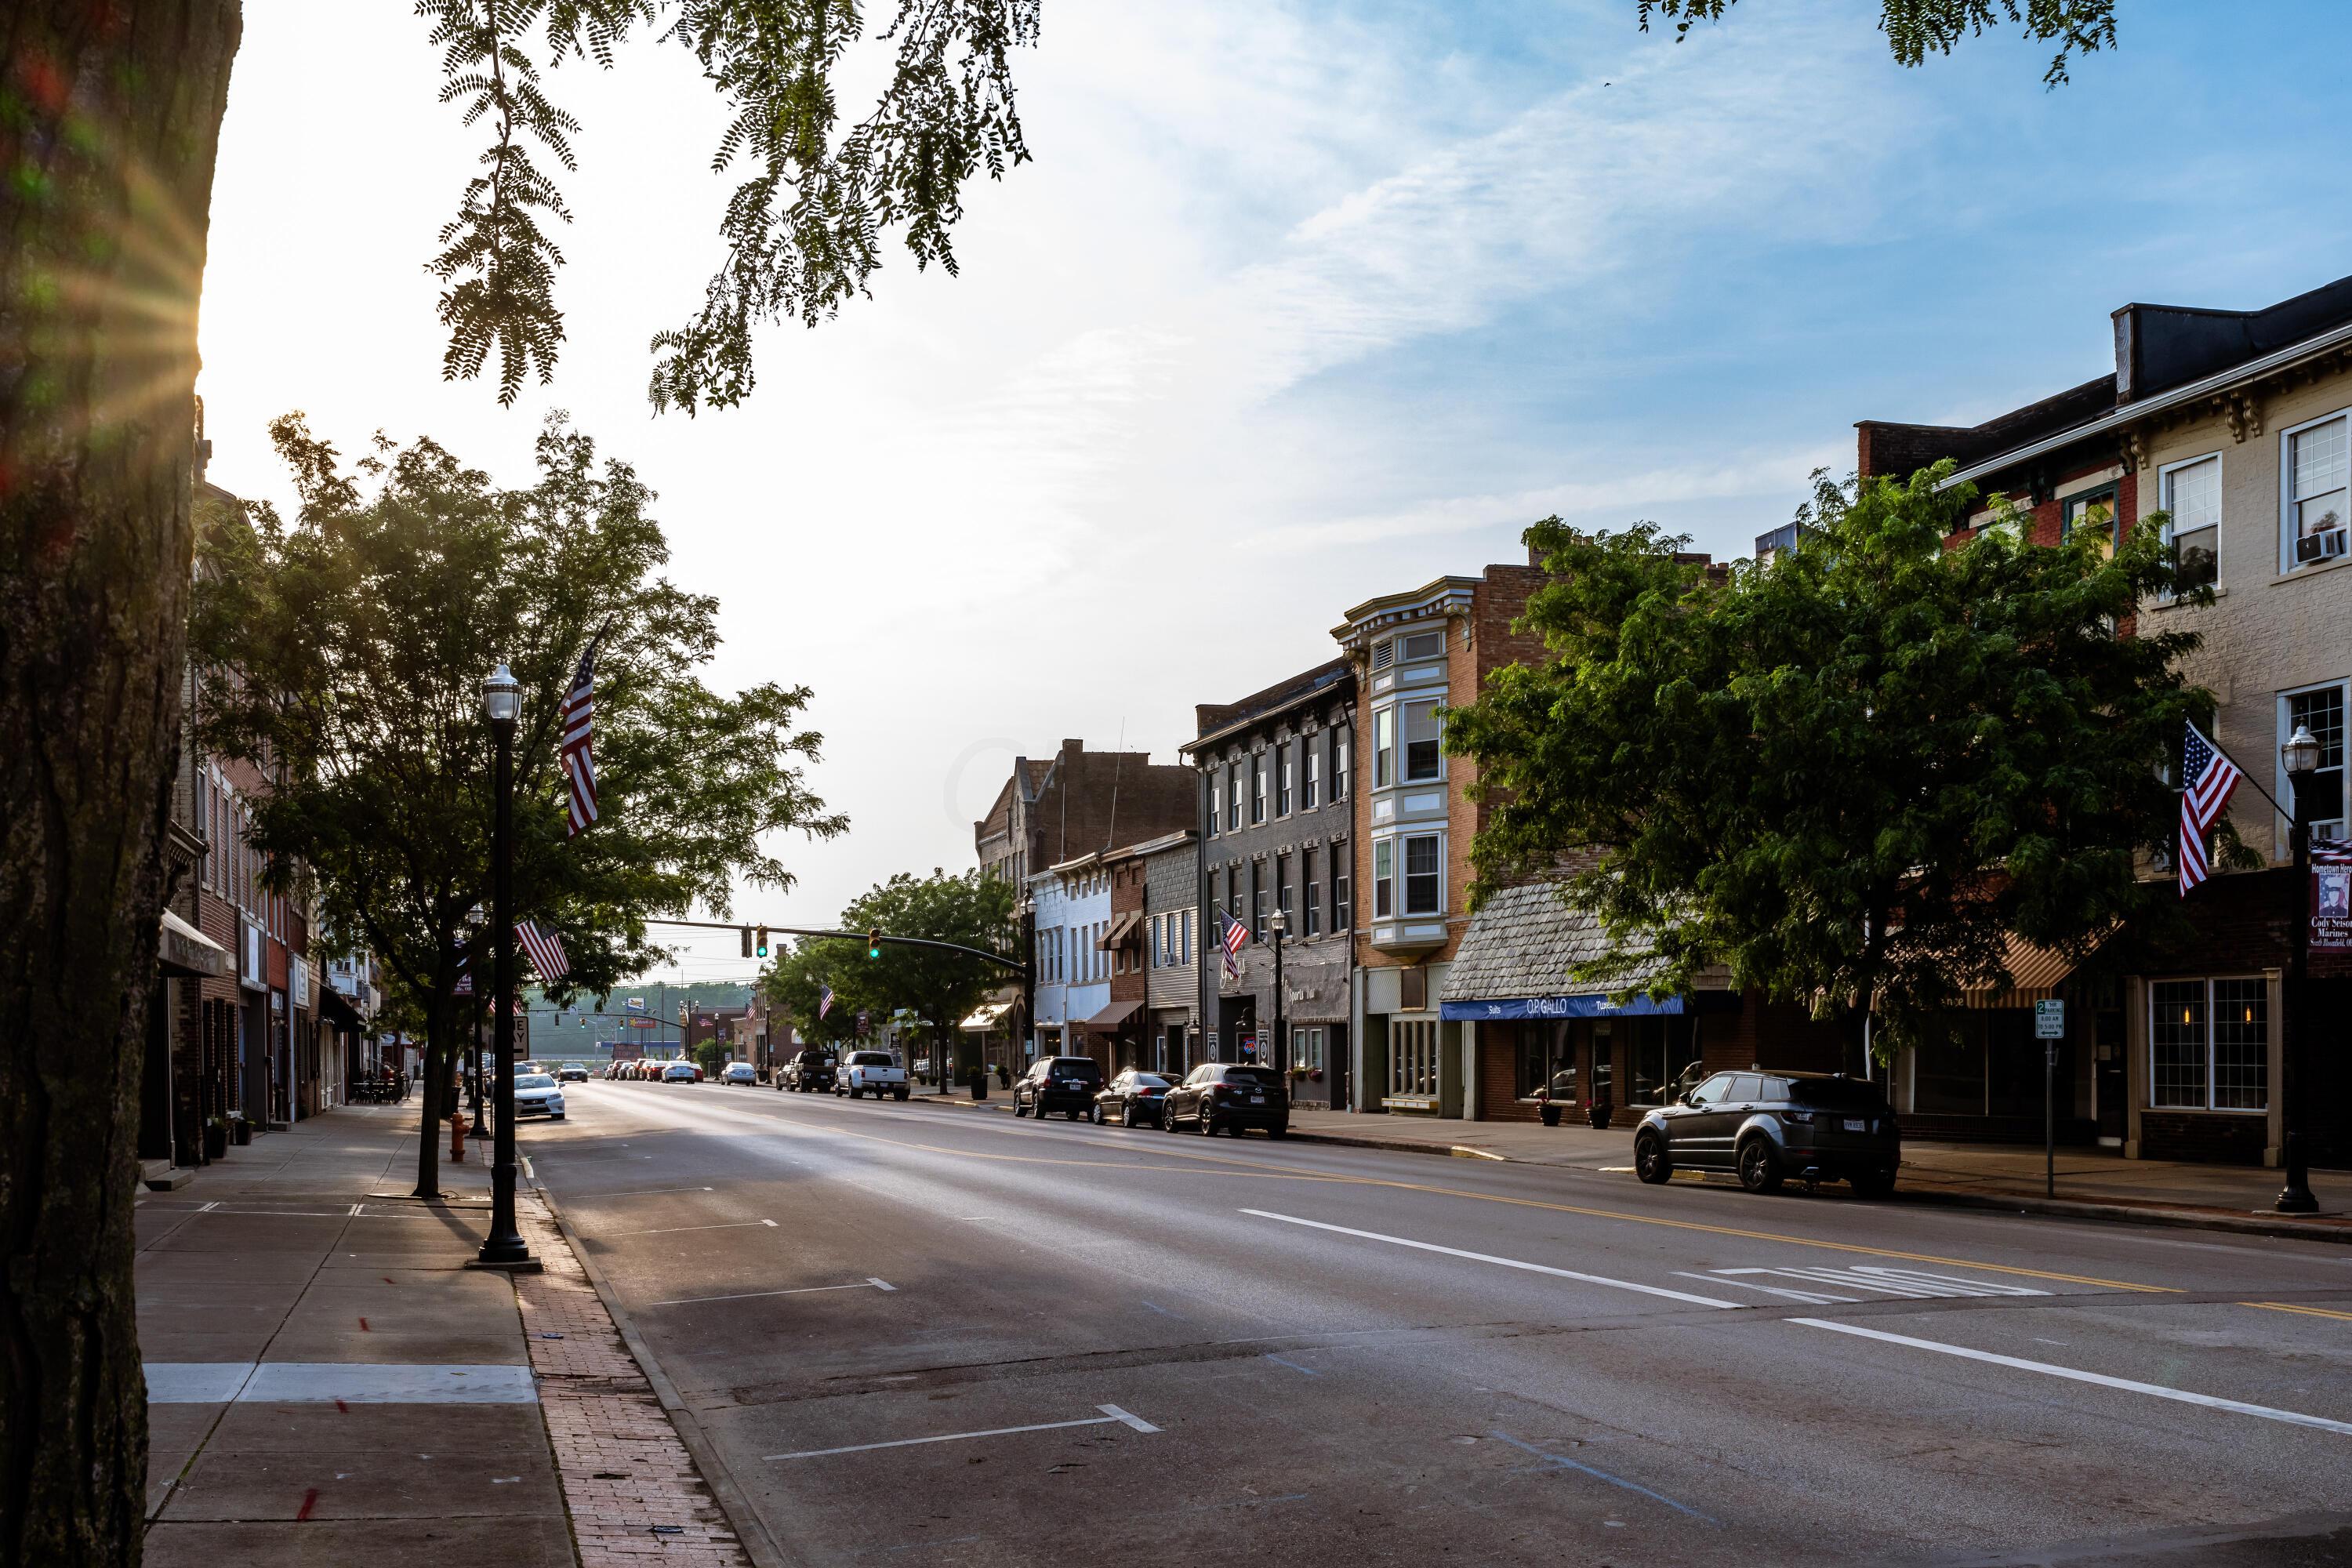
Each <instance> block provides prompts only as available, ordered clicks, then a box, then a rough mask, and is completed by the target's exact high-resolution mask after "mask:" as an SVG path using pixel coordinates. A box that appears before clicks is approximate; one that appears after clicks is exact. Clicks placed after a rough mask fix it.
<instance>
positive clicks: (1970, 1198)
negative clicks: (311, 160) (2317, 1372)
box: [1291, 1109, 2352, 1241]
mask: <svg viewBox="0 0 2352 1568" xmlns="http://www.w3.org/2000/svg"><path fill="white" fill-rule="evenodd" d="M1291 1136H1293V1137H1294V1138H1301V1139H1307V1140H1309V1141H1313V1142H1332V1143H1345V1144H1349V1145H1354V1146H1357V1147H1368V1148H1383V1149H1398V1150H1412V1151H1414V1152H1423V1153H1450V1154H1454V1155H1457V1156H1461V1157H1465V1158H1474V1159H1475V1158H1486V1159H1501V1160H1510V1161H1515V1162H1518V1163H1528V1164H1539V1165H1566V1166H1574V1167H1580V1168H1582V1169H1587V1170H1601V1171H1610V1172H1615V1173H1626V1174H1628V1175H1629V1177H1630V1173H1631V1171H1632V1168H1633V1131H1632V1130H1631V1129H1628V1128H1610V1129H1608V1130H1607V1131H1593V1130H1592V1129H1591V1128H1589V1127H1586V1126H1584V1125H1583V1124H1581V1123H1577V1124H1574V1125H1566V1124H1563V1125H1561V1126H1559V1127H1545V1126H1542V1125H1540V1124H1539V1123H1536V1122H1529V1121H1438V1120H1435V1119H1432V1118H1424V1117H1418V1116H1395V1115H1391V1116H1366V1115H1351V1114H1349V1112H1346V1111H1339V1110H1305V1109H1300V1110H1293V1111H1292V1112H1291ZM2042 1162H2043V1155H2042V1150H2040V1149H2038V1148H2021V1147H2018V1146H2015V1145H2011V1144H1999V1143H1927V1142H1906V1144H1905V1145H1904V1148H1903V1175H1902V1181H1901V1184H1900V1187H1899V1189H1898V1190H1899V1193H1900V1194H1904V1195H1907V1196H1910V1197H1913V1198H1920V1199H1937V1200H1941V1201H1944V1202H1965V1203H1969V1204H1971V1205H1982V1206H2000V1207H2003V1208H2012V1209H2018V1208H2022V1209H2026V1210H2028V1211H2030V1212H2031V1211H2042V1212H2049V1213H2055V1214H2067V1215H2088V1216H2091V1217H2099V1218H2114V1219H2136V1220H2141V1221H2145V1222H2149V1223H2175V1224H2181V1223H2195V1224H2200V1225H2210V1226H2217V1227H2219V1228H2226V1229H2240V1228H2242V1229H2248V1230H2255V1231H2261V1232H2265V1233H2273V1234H2278V1235H2295V1236H2306V1235H2307V1236H2312V1237H2321V1238H2325V1239H2330V1240H2342V1241H2352V1172H2344V1171H2314V1172H2313V1173H2311V1190H2312V1192H2313V1194H2314V1195H2315V1196H2316V1197H2317V1198H2318V1199H2319V1208H2320V1212H2319V1213H2318V1214H2317V1215H2301V1216H2286V1215H2275V1214H2273V1211H2272V1208H2271V1201H2272V1200H2273V1198H2275V1197H2276V1196H2277V1195H2278V1190H2279V1186H2280V1184H2281V1183H2282V1181H2283V1180H2284V1176H2283V1174H2282V1173H2280V1172H2277V1171H2267V1170H2263V1169H2260V1168H2258V1167H2253V1166H2246V1165H2200V1164H2187V1163H2179V1162H2176V1161H2168V1160H2126V1159H2124V1158H2123V1157H2122V1156H2121V1155H2120V1154H2117V1153H2116V1152H2111V1151H2108V1150H2105V1149H2081V1148H2066V1149H2061V1150H2060V1151H2058V1159H2057V1194H2056V1197H2055V1199H2054V1201H2053V1199H2051V1198H2049V1197H2047V1196H2045V1194H2044V1192H2043V1171H2042Z"/></svg>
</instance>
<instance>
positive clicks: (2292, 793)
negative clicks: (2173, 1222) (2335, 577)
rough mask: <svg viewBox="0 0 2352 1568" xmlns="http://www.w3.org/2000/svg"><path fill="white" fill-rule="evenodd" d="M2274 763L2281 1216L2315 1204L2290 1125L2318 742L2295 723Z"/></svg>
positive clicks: (2307, 944)
mask: <svg viewBox="0 0 2352 1568" xmlns="http://www.w3.org/2000/svg"><path fill="white" fill-rule="evenodd" d="M2279 763H2280V765H2281V766H2282V767H2283V768H2284V769H2285V771H2286V805H2287V811H2288V814H2289V815H2290V816H2291V817H2292V819H2293V823H2294V826H2292V828H2290V830H2289V832H2290V839H2289V842H2291V843H2292V844H2293V845H2294V886H2293V888H2292V889H2290V890H2289V893H2288V896H2287V906H2288V910H2287V913H2288V918H2289V920H2290V921H2292V922H2293V923H2292V924H2291V925H2290V926H2289V927H2288V929H2289V930H2290V931H2292V932H2293V933H2294V934H2293V936H2292V937H2291V938H2290V944H2291V945H2290V946H2289V947H2288V949H2287V953H2288V957H2287V971H2286V985H2285V988H2284V989H2285V994H2284V997H2283V998H2282V1000H2283V1001H2284V1003H2285V1008H2284V1011H2285V1013H2286V1016H2285V1017H2284V1019H2282V1020H2281V1021H2280V1027H2279V1043H2280V1047H2281V1048H2280V1051H2279V1108H2280V1110H2281V1112H2282V1115H2281V1118H2280V1120H2281V1122H2282V1124H2283V1126H2284V1131H2285V1132H2286V1149H2285V1151H2284V1153H2285V1157H2286V1158H2285V1163H2286V1185H2285V1186H2284V1187H2282V1188H2280V1189H2279V1195H2278V1200H2277V1202H2275V1203H2274V1204H2273V1205H2271V1206H2272V1207H2273V1208H2274V1209H2276V1210H2277V1211H2278V1212H2279V1213H2280V1214H2315V1213H2317V1212H2318V1209H2319V1200H2318V1199H2317V1198H2315V1197H2314V1196H2313V1195H2312V1192H2311V1179H2310V1176H2309V1175H2308V1173H2306V1169H2305V1164H2304V1158H2303V1134H2302V1133H2301V1132H2300V1131H2297V1129H2296V1127H2295V1121H2296V1120H2297V1118H2296V1116H2295V1110H2296V1106H2295V1097H2294V1065H2295V1054H2296V1053H2295V1040H2296V1037H2297V1035H2299V1034H2300V1033H2301V1031H2302V1027H2303V993H2304V979H2305V975H2306V973H2308V971H2309V969H2310V967H2311V910H2310V902H2311V823H2310V819H2309V817H2308V815H2307V814H2306V813H2305V811H2304V808H2303V785H2304V781H2305V779H2307V778H2309V777H2310V776H2311V775H2312V774H2313V773H2315V772H2317V771H2318V768H2319V741H2318V738H2317V737H2316V736H2315V735H2313V734H2312V732H2311V727H2310V726H2309V725H2307V724H2297V725H2296V726H2295V727H2294V734H2292V735H2289V736H2288V737H2287V738H2286V740H2285V741H2284V742H2283V743H2282V744H2281V745H2280V747H2279Z"/></svg>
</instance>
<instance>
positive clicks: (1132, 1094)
mask: <svg viewBox="0 0 2352 1568" xmlns="http://www.w3.org/2000/svg"><path fill="white" fill-rule="evenodd" d="M1174 1087H1175V1083H1174V1080H1173V1079H1169V1078H1167V1077H1165V1076H1163V1075H1161V1074H1160V1073H1156V1072H1144V1071H1142V1070H1140V1069H1139V1068H1128V1069H1127V1070H1126V1071H1124V1072H1122V1073H1120V1074H1119V1075H1118V1077H1117V1078H1115V1079H1111V1080H1110V1085H1109V1087H1108V1088H1107V1089H1104V1090H1103V1091H1102V1092H1101V1093H1100V1094H1097V1095H1096V1096H1095V1104H1094V1112H1093V1120H1094V1124H1095V1125H1096V1126H1097V1127H1100V1126H1101V1125H1103V1123H1105V1122H1107V1121H1116V1122H1118V1124H1119V1125H1120V1126H1122V1127H1139V1126H1142V1125H1144V1124H1145V1123H1147V1122H1148V1123H1150V1125H1152V1126H1154V1127H1157V1126H1158V1125H1160V1113H1161V1112H1163V1111H1165V1110H1167V1109H1168V1091H1169V1090H1170V1089H1173V1088H1174Z"/></svg>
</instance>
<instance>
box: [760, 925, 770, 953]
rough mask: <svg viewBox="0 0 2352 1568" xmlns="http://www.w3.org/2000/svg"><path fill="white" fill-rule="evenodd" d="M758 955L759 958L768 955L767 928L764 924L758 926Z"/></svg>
mask: <svg viewBox="0 0 2352 1568" xmlns="http://www.w3.org/2000/svg"><path fill="white" fill-rule="evenodd" d="M758 956H760V957H761V958H765V957H767V956H768V928H767V927H766V926H761V928H760V942H759V953H758Z"/></svg>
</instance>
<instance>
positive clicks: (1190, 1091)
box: [1160, 1062, 1290, 1138]
mask: <svg viewBox="0 0 2352 1568" xmlns="http://www.w3.org/2000/svg"><path fill="white" fill-rule="evenodd" d="M1185 1121H1190V1122H1191V1123H1192V1129H1193V1131H1196V1132H1198V1133H1200V1134H1201V1135H1202V1137H1204V1138H1208V1137H1213V1136H1215V1135H1216V1134H1217V1133H1219V1132H1230V1133H1232V1134H1233V1135H1234V1137H1236V1138H1238V1137H1240V1136H1241V1135H1242V1129H1244V1128H1245V1127H1263V1128H1265V1131H1266V1133H1267V1135H1268V1136H1269V1137H1274V1138H1283V1137H1287V1136H1288V1135H1289V1132H1290V1095H1289V1092H1288V1091H1287V1090H1286V1089H1284V1088H1283V1087H1282V1075H1281V1074H1280V1073H1278V1072H1276V1071H1275V1070H1274V1069H1273V1068H1261V1067H1243V1066H1239V1065H1235V1064H1233V1063H1228V1062H1203V1063H1202V1064H1201V1065H1200V1066H1199V1067H1196V1068H1193V1069H1192V1073H1191V1075H1190V1076H1189V1077H1187V1078H1186V1079H1184V1081H1183V1082H1182V1083H1180V1084H1178V1085H1177V1086H1176V1087H1175V1088H1174V1089H1170V1090H1169V1091H1168V1099H1167V1102H1166V1104H1165V1106H1164V1107H1163V1108H1162V1109H1161V1110H1160V1126H1162V1127H1164V1128H1166V1129H1167V1130H1168V1131H1171V1132H1173V1131H1176V1128H1177V1125H1178V1124H1179V1123H1180V1122H1185Z"/></svg>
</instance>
